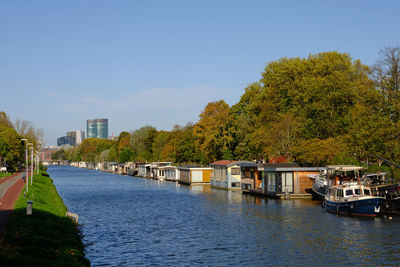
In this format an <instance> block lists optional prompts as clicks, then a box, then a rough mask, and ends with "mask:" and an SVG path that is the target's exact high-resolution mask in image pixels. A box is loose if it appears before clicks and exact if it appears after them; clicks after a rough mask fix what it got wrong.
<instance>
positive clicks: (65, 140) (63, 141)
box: [57, 136, 75, 146]
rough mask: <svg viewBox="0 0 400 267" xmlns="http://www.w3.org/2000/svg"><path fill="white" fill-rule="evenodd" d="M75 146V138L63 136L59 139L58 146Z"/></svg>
mask: <svg viewBox="0 0 400 267" xmlns="http://www.w3.org/2000/svg"><path fill="white" fill-rule="evenodd" d="M74 144H75V138H74V137H73V136H62V137H60V138H57V146H65V145H70V146H73V145H74Z"/></svg>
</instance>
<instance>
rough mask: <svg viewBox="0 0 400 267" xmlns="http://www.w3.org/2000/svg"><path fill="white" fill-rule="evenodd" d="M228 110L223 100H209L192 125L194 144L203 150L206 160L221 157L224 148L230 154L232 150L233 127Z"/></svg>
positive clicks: (233, 143)
mask: <svg viewBox="0 0 400 267" xmlns="http://www.w3.org/2000/svg"><path fill="white" fill-rule="evenodd" d="M229 111H230V107H229V105H228V104H226V103H225V101H223V100H219V101H216V102H210V103H208V104H207V105H206V107H205V108H204V110H203V112H202V113H201V114H200V120H199V122H197V123H196V124H195V125H194V128H193V130H194V136H195V137H196V144H197V146H198V147H199V148H200V149H201V150H202V151H203V152H204V154H205V156H206V161H207V162H212V161H215V160H218V159H221V158H222V155H223V151H224V150H230V154H232V151H233V150H234V145H235V137H234V133H235V129H234V124H233V123H231V120H230V119H231V118H230V113H229ZM225 154H226V152H225Z"/></svg>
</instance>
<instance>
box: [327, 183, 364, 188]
mask: <svg viewBox="0 0 400 267" xmlns="http://www.w3.org/2000/svg"><path fill="white" fill-rule="evenodd" d="M360 187H362V188H366V189H368V188H369V186H364V185H362V184H358V183H347V184H343V185H334V186H331V187H330V189H353V188H360Z"/></svg>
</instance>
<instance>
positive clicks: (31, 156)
mask: <svg viewBox="0 0 400 267" xmlns="http://www.w3.org/2000/svg"><path fill="white" fill-rule="evenodd" d="M32 183H33V145H32V146H31V185H32Z"/></svg>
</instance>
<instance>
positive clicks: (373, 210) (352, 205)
mask: <svg viewBox="0 0 400 267" xmlns="http://www.w3.org/2000/svg"><path fill="white" fill-rule="evenodd" d="M382 200H383V199H382V198H379V197H374V198H367V199H361V200H353V201H330V200H325V208H326V210H327V211H329V212H333V213H339V214H348V215H359V216H377V215H378V214H379V213H380V211H381V205H382Z"/></svg>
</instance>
